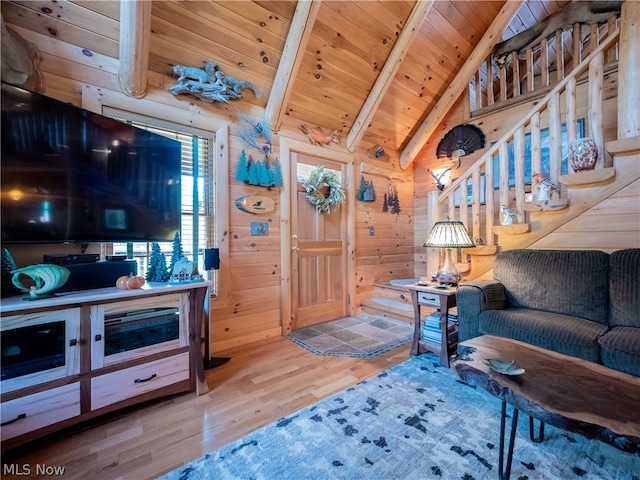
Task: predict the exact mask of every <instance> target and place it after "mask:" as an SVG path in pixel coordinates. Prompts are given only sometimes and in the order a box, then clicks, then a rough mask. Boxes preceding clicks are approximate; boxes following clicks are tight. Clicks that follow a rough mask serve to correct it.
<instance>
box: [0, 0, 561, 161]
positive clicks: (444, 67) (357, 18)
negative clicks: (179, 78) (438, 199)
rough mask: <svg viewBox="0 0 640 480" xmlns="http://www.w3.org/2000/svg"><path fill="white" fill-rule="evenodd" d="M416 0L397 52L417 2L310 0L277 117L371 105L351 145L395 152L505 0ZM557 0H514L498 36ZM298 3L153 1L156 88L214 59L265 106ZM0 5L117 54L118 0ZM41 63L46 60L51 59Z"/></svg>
mask: <svg viewBox="0 0 640 480" xmlns="http://www.w3.org/2000/svg"><path fill="white" fill-rule="evenodd" d="M420 1H422V2H423V3H422V7H425V3H426V4H427V5H426V6H430V7H431V8H430V9H428V12H427V13H426V15H422V14H420V15H418V21H417V23H415V25H416V27H415V34H414V35H412V36H410V39H411V41H410V42H409V43H407V45H406V46H404V47H403V46H402V45H400V46H398V47H397V48H396V50H395V52H394V47H396V45H397V44H398V43H400V42H401V40H400V39H401V38H402V32H403V29H404V28H405V26H406V25H407V24H408V22H411V21H415V17H414V18H413V20H412V12H414V10H419V7H420V4H418V5H416V2H415V1H414V0H393V1H384V0H377V1H376V0H371V1H369V0H351V1H346V0H345V1H340V0H324V1H322V2H313V5H314V6H313V7H311V13H310V14H309V16H308V19H307V23H306V29H305V32H307V33H306V35H304V36H303V41H302V42H301V43H298V44H295V45H293V47H296V46H297V45H301V47H299V48H300V49H303V51H302V50H298V51H297V52H296V51H295V49H294V53H295V54H296V55H297V58H298V63H297V65H296V66H298V69H297V71H296V73H295V77H294V78H287V79H286V82H287V83H288V84H289V90H288V92H289V94H288V95H287V97H286V98H285V101H284V104H283V107H282V115H281V118H283V119H284V121H285V122H286V121H289V122H290V123H291V124H299V123H307V124H309V125H312V126H320V127H322V128H323V129H324V130H325V131H333V130H337V131H338V132H339V133H340V136H341V138H343V139H344V138H347V137H348V136H349V134H350V132H351V131H352V129H353V128H354V124H357V121H358V116H359V114H360V112H361V111H362V110H363V107H369V108H370V109H371V112H372V113H371V115H370V116H369V117H366V118H364V122H365V124H364V125H363V126H362V129H361V131H362V133H361V135H360V136H359V137H358V138H357V140H358V145H359V146H363V147H364V148H370V147H371V146H373V145H382V146H383V147H384V149H385V150H386V151H398V152H400V151H402V150H403V149H404V148H405V147H406V146H407V144H408V142H409V141H410V140H411V139H412V137H413V136H414V135H415V134H416V132H417V131H418V130H419V128H420V126H421V125H422V123H423V122H424V121H425V119H426V118H427V115H428V114H429V112H430V111H431V110H432V109H433V108H434V106H435V105H436V104H437V102H438V100H439V99H440V98H441V97H442V95H443V93H444V92H445V90H446V89H447V86H448V85H449V84H450V83H451V82H452V80H453V79H454V77H455V76H456V74H457V72H458V71H459V70H460V68H461V67H462V66H463V65H464V63H465V61H467V58H468V57H469V55H470V54H471V53H472V52H473V50H474V48H475V47H476V45H477V44H478V42H479V41H480V39H481V38H482V36H483V35H484V33H485V32H486V31H487V29H488V28H489V26H490V25H491V23H492V22H493V21H494V18H495V17H496V15H497V14H498V12H500V10H501V9H502V8H503V5H504V3H505V2H504V1H503V0H495V1H492V0H486V1H444V0H441V1H435V2H433V3H432V2H424V0H419V2H420ZM566 3H568V2H567V1H557V0H529V1H527V2H525V3H523V4H522V6H521V7H520V10H519V11H518V14H517V15H516V16H515V17H513V18H512V20H511V22H510V24H509V26H508V28H507V29H506V30H505V31H504V33H503V34H502V38H501V40H504V39H506V38H509V37H510V36H512V35H514V34H515V33H518V32H520V31H522V30H524V29H526V28H528V27H530V26H532V25H534V24H535V23H536V22H538V21H539V20H540V19H542V18H544V17H546V16H548V15H550V14H551V13H553V12H554V11H556V10H557V9H559V8H561V7H562V6H563V5H565V4H566ZM297 5H298V2H297V1H295V0H282V1H271V0H269V1H267V0H265V1H248V0H243V1H234V0H218V1H215V0H205V1H198V0H196V1H158V0H155V1H153V4H152V9H151V27H150V28H151V35H150V48H149V52H150V56H149V70H151V71H152V72H156V73H157V74H161V75H162V76H164V77H163V78H164V79H165V85H164V87H165V88H169V87H170V86H172V85H173V83H174V82H175V80H174V78H175V77H174V75H173V70H172V67H173V66H174V65H186V66H195V67H199V68H200V67H202V65H203V63H204V62H205V61H207V60H215V61H217V62H218V63H219V64H220V66H221V69H222V70H223V71H224V72H225V74H226V75H229V76H233V77H235V78H237V79H240V80H247V81H250V82H252V83H253V84H255V85H256V86H257V87H258V88H259V89H260V91H261V92H262V94H261V95H260V96H259V97H257V96H255V95H254V94H253V93H246V94H245V95H244V97H243V102H247V104H245V105H246V108H249V109H253V110H254V111H262V109H264V108H268V103H269V99H270V96H271V94H272V93H273V91H274V90H275V88H280V86H279V85H278V84H277V83H276V82H277V72H278V68H279V66H280V64H281V61H282V60H283V58H284V57H285V55H291V53H288V51H287V49H286V48H287V47H285V45H286V44H287V41H288V36H289V35H290V31H292V30H293V29H300V28H301V27H300V25H298V24H297V23H296V20H295V12H296V7H297ZM2 14H3V18H4V21H5V22H6V23H7V25H9V26H10V27H18V31H20V29H25V30H30V31H33V32H36V33H38V34H40V35H44V36H48V37H50V38H55V39H56V40H59V41H61V42H64V43H66V44H71V45H73V46H77V47H79V48H80V49H82V52H83V53H85V52H89V53H91V52H95V53H98V54H101V55H105V56H106V57H111V58H113V59H117V58H118V56H119V39H120V23H119V16H120V4H119V2H118V1H109V0H103V1H74V2H70V1H63V0H57V1H55V0H54V1H37V0H31V1H4V0H3V1H2ZM292 25H293V27H292ZM289 38H290V37H289ZM496 40H500V39H496ZM298 41H300V40H298ZM289 43H291V39H290V41H289ZM401 48H402V52H401V53H402V55H400V56H399V55H398V51H399V50H400V49H401ZM85 54H87V53H85ZM394 55H395V57H394ZM397 58H400V61H399V62H398V61H397ZM390 59H394V60H390ZM45 61H52V57H50V56H48V57H46V58H45ZM388 61H389V62H391V61H395V63H396V64H397V68H396V69H393V70H389V72H390V73H388V75H389V81H388V82H387V84H386V85H385V88H383V89H379V88H377V86H376V82H377V81H378V78H379V76H380V75H381V72H384V69H385V64H386V63H387V62H388ZM283 63H284V62H283ZM387 68H389V66H387ZM294 71H295V70H294ZM61 74H62V73H61ZM276 85H277V87H276ZM356 126H357V125H356Z"/></svg>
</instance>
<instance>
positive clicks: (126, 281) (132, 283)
mask: <svg viewBox="0 0 640 480" xmlns="http://www.w3.org/2000/svg"><path fill="white" fill-rule="evenodd" d="M144 284H145V279H144V277H143V276H141V275H131V274H129V275H123V276H122V277H120V278H118V279H117V280H116V287H118V288H119V289H120V290H135V289H137V288H140V287H142V286H143V285H144Z"/></svg>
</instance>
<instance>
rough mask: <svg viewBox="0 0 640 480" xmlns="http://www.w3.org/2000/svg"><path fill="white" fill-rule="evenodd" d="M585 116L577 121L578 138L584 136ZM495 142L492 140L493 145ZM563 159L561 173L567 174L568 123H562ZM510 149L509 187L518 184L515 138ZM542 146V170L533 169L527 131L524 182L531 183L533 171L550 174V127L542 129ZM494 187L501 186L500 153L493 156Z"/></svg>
mask: <svg viewBox="0 0 640 480" xmlns="http://www.w3.org/2000/svg"><path fill="white" fill-rule="evenodd" d="M584 130H585V126H584V118H580V119H578V120H577V122H576V138H581V137H584ZM494 143H495V142H492V143H491V145H493V144H494ZM561 143H562V159H561V172H560V173H561V174H562V175H565V174H567V173H569V162H568V156H567V155H568V152H569V145H568V141H567V124H566V123H563V124H562V139H561ZM507 148H508V151H509V187H515V186H516V179H515V165H514V157H513V140H511V141H510V142H509V143H508V145H507ZM540 148H541V155H542V171H541V172H532V171H531V133H525V136H524V183H525V185H530V184H531V175H532V173H541V174H543V175H545V174H547V175H548V174H549V161H550V160H549V129H548V128H543V129H541V130H540ZM493 188H494V189H498V188H500V157H499V155H498V154H496V155H494V156H493Z"/></svg>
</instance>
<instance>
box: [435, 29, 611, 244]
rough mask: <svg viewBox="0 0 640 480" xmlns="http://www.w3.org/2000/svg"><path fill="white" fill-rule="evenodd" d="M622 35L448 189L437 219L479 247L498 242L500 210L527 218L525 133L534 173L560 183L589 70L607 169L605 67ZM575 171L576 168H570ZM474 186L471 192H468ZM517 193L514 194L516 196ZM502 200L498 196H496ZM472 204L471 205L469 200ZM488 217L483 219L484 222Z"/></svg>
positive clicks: (595, 132) (591, 120)
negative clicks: (579, 83)
mask: <svg viewBox="0 0 640 480" xmlns="http://www.w3.org/2000/svg"><path fill="white" fill-rule="evenodd" d="M618 37H619V31H618V30H617V29H616V30H614V31H611V32H610V33H609V34H608V35H607V38H606V39H605V40H604V41H602V42H600V44H599V45H598V46H597V47H596V48H595V49H593V50H592V51H591V53H590V54H589V55H587V56H586V57H585V58H584V59H583V61H582V62H581V63H580V64H579V65H576V67H575V68H573V69H572V71H571V72H570V73H569V74H568V75H567V76H565V78H563V79H562V80H561V81H560V82H559V83H558V84H557V85H556V86H555V87H554V88H553V89H552V90H551V91H550V92H549V93H548V94H547V95H545V96H544V98H542V99H541V100H540V101H539V102H538V103H537V105H536V106H535V107H533V108H532V109H531V110H530V111H529V112H528V113H527V114H526V115H525V116H524V117H523V118H522V120H520V121H519V122H518V123H516V124H515V125H514V126H513V127H512V128H511V129H509V131H507V132H506V133H505V134H504V135H503V136H502V137H501V138H500V139H499V140H498V141H497V142H496V143H495V144H493V145H492V146H490V147H489V149H488V150H487V151H486V152H485V153H484V154H483V155H482V156H481V157H480V158H479V159H478V160H477V161H476V162H475V163H474V164H473V165H472V166H471V167H470V168H469V169H468V170H466V171H465V172H464V173H463V174H462V175H461V176H460V177H459V178H457V179H456V180H455V181H454V182H452V184H451V185H450V186H448V187H447V188H445V189H444V190H443V191H442V193H441V194H440V195H439V197H438V209H437V210H438V211H437V212H436V218H437V219H442V218H446V217H449V218H450V219H452V220H460V221H462V223H463V224H464V225H465V226H466V227H467V230H469V234H470V235H471V238H473V239H474V240H475V241H476V243H480V244H486V245H493V244H494V233H493V230H494V225H495V224H496V219H497V218H498V213H499V209H497V208H496V206H500V205H506V206H508V207H510V208H511V210H512V211H514V213H516V215H517V223H524V222H525V221H526V219H525V209H524V206H525V194H526V190H525V173H524V172H525V134H526V133H529V134H530V135H531V137H530V142H529V147H528V148H529V152H528V153H529V155H530V158H531V164H530V170H531V173H532V174H533V173H542V174H544V175H545V177H547V178H549V179H550V180H551V181H552V182H554V183H556V184H557V185H559V183H558V180H559V177H560V174H561V157H562V120H561V116H562V115H564V116H565V122H566V140H567V143H568V144H570V143H571V142H572V141H573V140H575V139H576V137H577V124H578V119H577V118H576V80H577V79H578V78H579V77H580V76H581V75H583V74H584V73H585V72H587V71H588V78H587V81H588V86H587V88H588V92H589V93H588V95H589V99H590V100H589V106H588V115H587V116H588V119H587V120H588V124H589V137H590V138H592V139H593V140H594V142H595V144H596V146H597V148H598V161H597V163H596V167H595V168H602V167H603V166H604V123H603V100H602V84H603V77H604V74H603V65H604V58H605V55H609V54H610V50H611V49H612V48H616V42H617V41H618ZM541 118H544V120H545V123H547V124H548V129H549V136H548V141H549V171H548V172H543V171H542V146H541V127H540V125H541ZM510 142H513V170H514V175H513V178H514V180H515V188H514V191H515V203H514V202H512V201H510V200H511V199H510V185H509V161H510V160H509V157H510V153H509V143H510ZM496 155H497V158H498V161H497V163H498V172H495V171H494V157H495V156H496ZM570 172H571V170H570ZM496 173H499V187H498V189H497V192H496V190H494V179H495V175H496ZM469 186H470V188H469ZM511 195H512V194H511ZM496 197H497V198H496ZM465 200H467V201H465ZM482 216H484V219H482Z"/></svg>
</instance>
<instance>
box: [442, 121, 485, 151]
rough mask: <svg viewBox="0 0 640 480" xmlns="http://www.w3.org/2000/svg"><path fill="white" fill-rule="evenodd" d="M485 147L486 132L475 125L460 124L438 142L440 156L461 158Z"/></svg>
mask: <svg viewBox="0 0 640 480" xmlns="http://www.w3.org/2000/svg"><path fill="white" fill-rule="evenodd" d="M479 148H484V133H482V130H480V129H479V128H478V127H476V126H475V125H469V124H464V125H458V126H456V127H453V128H452V129H451V130H449V131H448V132H447V134H446V135H445V136H444V137H443V138H442V140H440V143H438V148H437V149H436V156H437V157H438V158H442V157H447V158H460V157H464V156H465V155H469V154H470V153H472V152H475V151H476V150H478V149H479Z"/></svg>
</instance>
